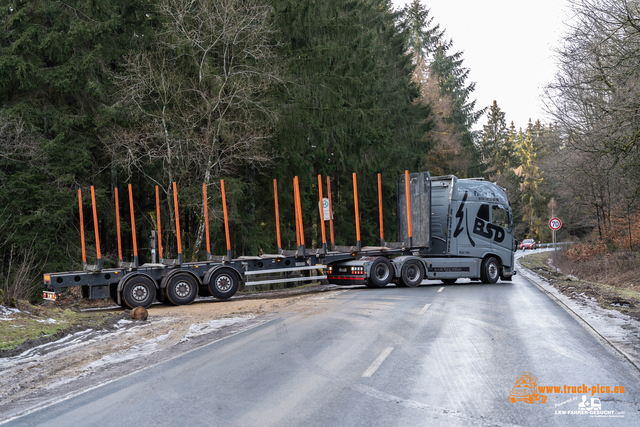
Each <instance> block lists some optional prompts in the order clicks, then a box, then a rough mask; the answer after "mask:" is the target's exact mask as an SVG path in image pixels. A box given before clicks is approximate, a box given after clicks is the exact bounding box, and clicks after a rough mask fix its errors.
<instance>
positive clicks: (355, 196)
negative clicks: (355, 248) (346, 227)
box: [353, 172, 360, 242]
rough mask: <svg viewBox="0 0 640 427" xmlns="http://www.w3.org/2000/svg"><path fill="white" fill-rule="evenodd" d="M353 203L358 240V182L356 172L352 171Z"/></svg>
mask: <svg viewBox="0 0 640 427" xmlns="http://www.w3.org/2000/svg"><path fill="white" fill-rule="evenodd" d="M353 203H354V204H355V206H356V240H357V241H358V242H359V241H360V213H359V211H358V182H357V180H356V173H355V172H354V173H353Z"/></svg>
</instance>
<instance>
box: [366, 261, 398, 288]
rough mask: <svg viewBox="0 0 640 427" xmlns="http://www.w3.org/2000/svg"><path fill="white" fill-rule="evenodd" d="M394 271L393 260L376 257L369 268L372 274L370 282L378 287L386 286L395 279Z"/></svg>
mask: <svg viewBox="0 0 640 427" xmlns="http://www.w3.org/2000/svg"><path fill="white" fill-rule="evenodd" d="M392 271H393V267H392V266H391V261H389V260H388V259H387V258H385V257H378V258H376V259H375V260H374V261H373V264H371V269H369V274H370V276H371V277H369V283H371V284H372V285H374V286H375V287H377V288H384V287H385V286H387V285H388V284H389V282H391V279H393V273H392Z"/></svg>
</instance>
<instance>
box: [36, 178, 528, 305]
mask: <svg viewBox="0 0 640 427" xmlns="http://www.w3.org/2000/svg"><path fill="white" fill-rule="evenodd" d="M326 182H327V196H328V201H329V215H328V218H323V220H322V221H320V222H321V230H322V248H318V249H307V248H306V247H305V240H304V229H303V223H302V213H301V204H300V191H299V186H298V178H297V177H295V178H294V180H293V191H294V211H295V223H296V240H297V242H296V243H297V245H296V246H297V249H296V250H285V249H282V245H281V241H280V221H279V209H278V186H277V182H276V180H274V181H273V187H274V201H275V214H276V215H275V216H276V230H277V247H278V253H277V254H273V255H269V254H265V255H260V256H241V257H238V258H232V255H231V243H230V239H229V224H228V218H227V207H226V194H225V189H224V180H221V181H220V188H221V193H222V207H223V213H224V223H225V235H226V243H227V254H226V255H225V256H215V255H212V254H211V249H210V242H209V219H208V207H207V204H208V203H207V200H208V199H207V187H206V185H205V184H203V186H202V191H203V200H204V215H205V234H206V245H207V259H206V260H205V261H196V262H183V259H182V247H181V237H180V222H179V214H178V194H177V188H176V184H175V183H173V202H174V211H175V223H176V239H177V254H178V257H177V259H165V258H163V252H162V239H161V224H160V198H159V191H158V186H156V188H155V190H156V221H157V224H156V230H155V231H154V232H153V235H152V244H151V246H152V262H151V263H145V264H142V265H139V262H138V249H137V241H136V232H135V219H134V211H133V196H132V190H131V184H129V186H128V190H129V208H130V214H131V229H132V237H133V262H125V261H123V259H122V245H121V238H120V215H119V209H120V208H119V204H118V203H119V201H118V189H117V188H116V189H115V209H116V224H117V238H118V257H119V262H118V267H117V268H103V266H102V257H101V253H100V241H99V234H98V219H97V212H96V204H95V194H94V188H93V187H91V201H92V208H93V224H94V231H95V242H96V264H94V265H89V264H87V257H86V251H85V238H84V219H83V208H82V192H81V190H80V189H79V190H78V202H79V207H80V210H79V211H80V224H81V226H80V235H81V241H82V265H83V270H82V271H73V272H61V273H46V274H44V288H45V289H44V292H43V298H44V299H46V300H54V301H55V300H56V299H57V298H58V297H59V295H60V293H61V292H62V291H63V289H65V288H68V287H74V286H80V287H81V289H82V295H83V297H85V298H91V299H102V298H111V299H112V300H113V302H114V303H116V304H118V305H120V306H122V307H129V308H134V307H139V306H142V307H149V306H150V305H151V304H153V303H154V301H159V302H165V303H169V304H174V305H185V304H190V303H191V302H193V301H194V300H195V299H196V297H197V296H198V295H200V296H214V297H216V298H218V299H228V298H231V297H232V296H233V295H234V294H235V293H236V292H237V290H238V288H239V286H240V283H241V282H242V283H244V285H245V286H255V285H262V284H270V283H282V282H301V281H310V280H322V279H326V280H328V282H329V283H332V284H337V285H366V286H369V287H384V286H387V285H388V284H389V283H392V282H393V283H395V284H396V285H397V286H406V287H414V286H418V285H420V284H421V283H422V281H423V280H425V279H439V280H441V281H442V282H443V283H446V284H452V283H455V281H456V280H457V279H458V278H470V279H479V280H481V281H482V282H483V283H496V282H497V281H498V279H500V278H501V279H502V280H511V277H512V276H513V275H515V274H516V272H515V269H514V256H513V254H514V252H515V250H516V249H517V242H516V241H515V240H514V238H513V221H512V215H511V208H510V206H509V201H508V199H507V196H506V193H505V191H504V189H502V188H500V187H498V186H497V185H496V184H493V183H491V182H487V181H484V180H482V179H458V178H456V177H455V176H440V177H431V176H430V174H429V173H428V172H419V173H412V174H409V172H408V171H405V174H404V175H403V176H401V177H400V179H399V181H398V184H397V188H398V192H397V194H398V200H397V203H398V204H397V217H398V236H399V240H401V242H399V243H394V242H386V241H385V239H384V230H383V222H382V185H381V176H380V174H378V200H379V210H380V246H364V247H363V246H362V245H361V241H360V225H359V210H358V190H357V180H356V174H355V173H354V174H353V189H354V207H355V220H356V245H355V246H347V247H345V246H337V245H335V243H334V235H333V209H332V203H331V182H330V178H329V177H327V181H326ZM318 189H319V200H320V205H321V206H322V201H323V194H322V189H323V185H322V177H321V176H320V175H318ZM321 215H323V216H324V213H321ZM325 221H329V230H330V243H329V244H328V243H327V236H326V231H325ZM469 224H471V227H470V226H469ZM155 233H157V250H158V255H159V262H156V259H155V258H156V256H155V255H156V252H155V251H156V247H155V246H156V245H155ZM314 271H315V272H318V271H319V272H321V273H320V274H319V275H315V276H314V275H313V272H314Z"/></svg>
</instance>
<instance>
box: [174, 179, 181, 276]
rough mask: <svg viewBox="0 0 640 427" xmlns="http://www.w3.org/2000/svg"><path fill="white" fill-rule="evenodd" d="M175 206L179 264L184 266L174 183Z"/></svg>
mask: <svg viewBox="0 0 640 427" xmlns="http://www.w3.org/2000/svg"><path fill="white" fill-rule="evenodd" d="M173 206H175V211H176V238H177V239H178V262H179V263H180V264H182V239H180V214H179V213H178V189H177V188H176V182H175V181H174V182H173Z"/></svg>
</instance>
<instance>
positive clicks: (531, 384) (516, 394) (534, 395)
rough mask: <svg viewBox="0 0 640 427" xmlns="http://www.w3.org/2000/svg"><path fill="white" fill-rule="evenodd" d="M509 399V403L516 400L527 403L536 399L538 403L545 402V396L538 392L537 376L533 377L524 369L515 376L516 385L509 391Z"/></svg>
mask: <svg viewBox="0 0 640 427" xmlns="http://www.w3.org/2000/svg"><path fill="white" fill-rule="evenodd" d="M509 400H510V401H511V403H516V402H517V401H518V400H522V401H525V402H527V403H535V401H536V400H537V401H538V402H540V403H546V402H547V396H545V395H544V394H539V393H538V378H536V377H534V376H533V374H531V372H526V371H525V372H523V373H522V374H521V375H518V377H517V378H516V385H515V386H513V388H512V389H511V393H509Z"/></svg>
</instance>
